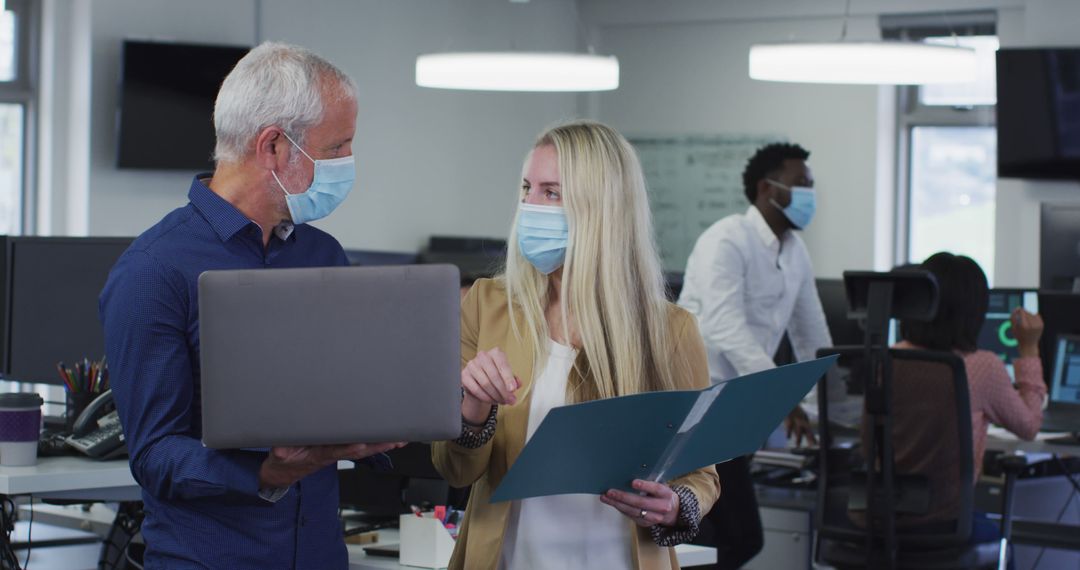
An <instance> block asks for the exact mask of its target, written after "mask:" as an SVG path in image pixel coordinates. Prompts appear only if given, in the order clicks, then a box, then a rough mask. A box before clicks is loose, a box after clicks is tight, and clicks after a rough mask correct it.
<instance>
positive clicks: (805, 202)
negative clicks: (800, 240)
mask: <svg viewBox="0 0 1080 570" xmlns="http://www.w3.org/2000/svg"><path fill="white" fill-rule="evenodd" d="M765 182H768V183H769V184H772V185H773V186H776V187H777V188H783V189H785V190H788V191H790V192H791V203H790V204H788V206H787V208H784V207H781V206H780V204H777V203H776V200H773V199H769V202H770V203H771V204H772V205H773V206H775V207H776V209H777V210H780V211H781V212H783V213H784V216H785V217H787V219H788V221H790V222H791V225H793V226H795V227H796V228H798V229H800V230H802V229H805V228H806V226H809V225H810V220H812V219H814V212H815V211H817V194H815V193H814V190H813V189H812V188H806V187H804V186H790V187H789V186H786V185H784V184H781V183H779V182H777V181H775V180H769V179H768V178H766V179H765Z"/></svg>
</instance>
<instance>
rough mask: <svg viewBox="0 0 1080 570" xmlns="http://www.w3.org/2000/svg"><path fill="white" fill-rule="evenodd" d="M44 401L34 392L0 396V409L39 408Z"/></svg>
mask: <svg viewBox="0 0 1080 570" xmlns="http://www.w3.org/2000/svg"><path fill="white" fill-rule="evenodd" d="M44 403H45V400H43V399H41V396H40V395H38V394H36V393H34V392H8V393H6V394H0V408H40V407H41V405H42V404H44Z"/></svg>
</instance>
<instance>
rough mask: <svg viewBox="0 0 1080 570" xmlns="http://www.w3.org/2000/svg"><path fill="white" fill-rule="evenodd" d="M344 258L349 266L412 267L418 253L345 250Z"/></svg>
mask: <svg viewBox="0 0 1080 570" xmlns="http://www.w3.org/2000/svg"><path fill="white" fill-rule="evenodd" d="M345 256H346V257H348V258H349V264H350V265H413V264H415V263H416V260H417V258H418V257H419V256H420V254H419V253H407V252H399V251H371V250H367V249H346V250H345Z"/></svg>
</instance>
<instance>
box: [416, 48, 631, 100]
mask: <svg viewBox="0 0 1080 570" xmlns="http://www.w3.org/2000/svg"><path fill="white" fill-rule="evenodd" d="M416 84H417V85H419V86H420V87H433V88H439V89H465V90H474V91H610V90H612V89H617V88H618V87H619V60H618V59H616V58H615V56H604V55H592V54H582V53H550V52H514V51H510V52H458V53H432V54H424V55H420V56H419V57H417V58H416Z"/></svg>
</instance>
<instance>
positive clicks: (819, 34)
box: [582, 0, 1080, 286]
mask: <svg viewBox="0 0 1080 570" xmlns="http://www.w3.org/2000/svg"><path fill="white" fill-rule="evenodd" d="M843 6H844V3H843V2H840V1H837V2H796V1H793V0H759V1H756V2H753V3H750V2H740V1H738V0H682V1H680V2H678V3H656V2H650V1H649V0H582V14H583V16H584V17H585V18H586V19H587V21H588V22H589V23H590V24H591V25H592V26H593V32H592V33H593V35H594V36H595V37H597V38H599V40H600V42H599V46H598V48H599V49H600V50H601V51H602V52H605V53H613V54H614V55H616V56H618V57H619V60H620V64H621V66H622V73H623V86H622V87H621V88H620V89H619V90H618V91H615V92H612V93H610V94H603V95H599V96H595V97H594V99H595V100H594V101H593V102H592V108H595V109H596V115H597V116H598V117H599V118H600V119H602V120H605V121H609V122H611V123H613V124H614V125H616V126H617V127H619V128H621V129H623V130H624V131H626V132H631V133H633V132H652V131H657V132H670V133H683V132H689V133H702V132H726V133H742V132H751V133H758V134H781V135H785V136H787V137H788V138H789V139H791V140H793V141H796V142H799V143H801V144H803V145H804V146H806V147H807V148H809V149H810V150H811V151H812V152H813V156H811V159H810V164H811V166H812V167H813V169H814V173H815V176H816V178H817V183H818V185H819V187H820V189H821V195H820V199H821V202H820V204H819V208H820V210H819V215H818V217H817V218H816V219H815V221H814V223H813V224H812V225H811V227H810V228H809V229H808V230H807V231H806V232H805V236H804V237H805V238H806V241H807V245H808V247H809V249H810V253H811V256H812V257H813V259H814V265H815V272H816V273H817V274H818V275H820V276H830V277H832V276H839V275H840V273H841V272H842V271H843V270H844V269H853V268H870V267H875V266H876V267H878V268H882V267H887V266H889V265H891V264H892V263H893V261H894V260H893V259H892V255H893V250H894V248H893V243H892V240H893V239H894V238H893V234H894V233H893V231H892V227H891V223H892V221H893V219H894V216H895V213H894V212H895V208H894V200H895V190H894V188H893V185H894V184H895V176H894V170H895V165H894V163H893V156H894V153H895V149H894V148H893V141H894V140H895V127H894V121H893V116H892V113H893V110H892V108H891V97H890V96H889V95H890V94H891V92H892V91H893V90H892V89H889V88H882V89H881V90H877V89H874V88H867V87H858V86H837V87H830V86H820V85H797V84H788V85H786V84H772V83H764V82H755V81H752V80H750V79H749V78H748V76H747V62H746V60H747V53H748V50H749V47H750V45H751V44H753V43H757V42H768V41H783V40H792V39H805V40H829V39H835V38H836V37H837V36H838V35H839V31H840V26H841V20H840V18H839V15H840V14H841V12H842V10H843ZM985 9H996V10H998V18H999V20H998V33H999V36H1000V37H1001V41H1002V45H1003V46H1006V47H1010V46H1020V45H1077V44H1078V43H1080V36H1077V35H1076V33H1075V30H1074V29H1072V28H1073V27H1074V24H1075V22H1077V21H1080V2H1077V1H1076V0H867V1H865V2H856V3H853V4H852V14H853V16H852V19H851V25H850V26H849V33H848V35H849V37H851V38H873V37H877V36H878V32H877V16H878V15H879V14H881V13H914V12H934V11H942V10H958V11H959V10H985ZM1077 186H1078V185H1077V184H1075V183H1045V182H1029V181H1010V180H1003V181H1000V182H999V184H998V199H997V214H996V221H995V222H996V223H995V248H996V260H995V266H996V269H995V280H994V281H995V284H997V285H1000V286H1031V285H1036V284H1037V282H1038V240H1039V235H1038V215H1039V213H1038V211H1039V202H1040V201H1043V200H1052V201H1077V200H1080V188H1078V187H1077Z"/></svg>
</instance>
